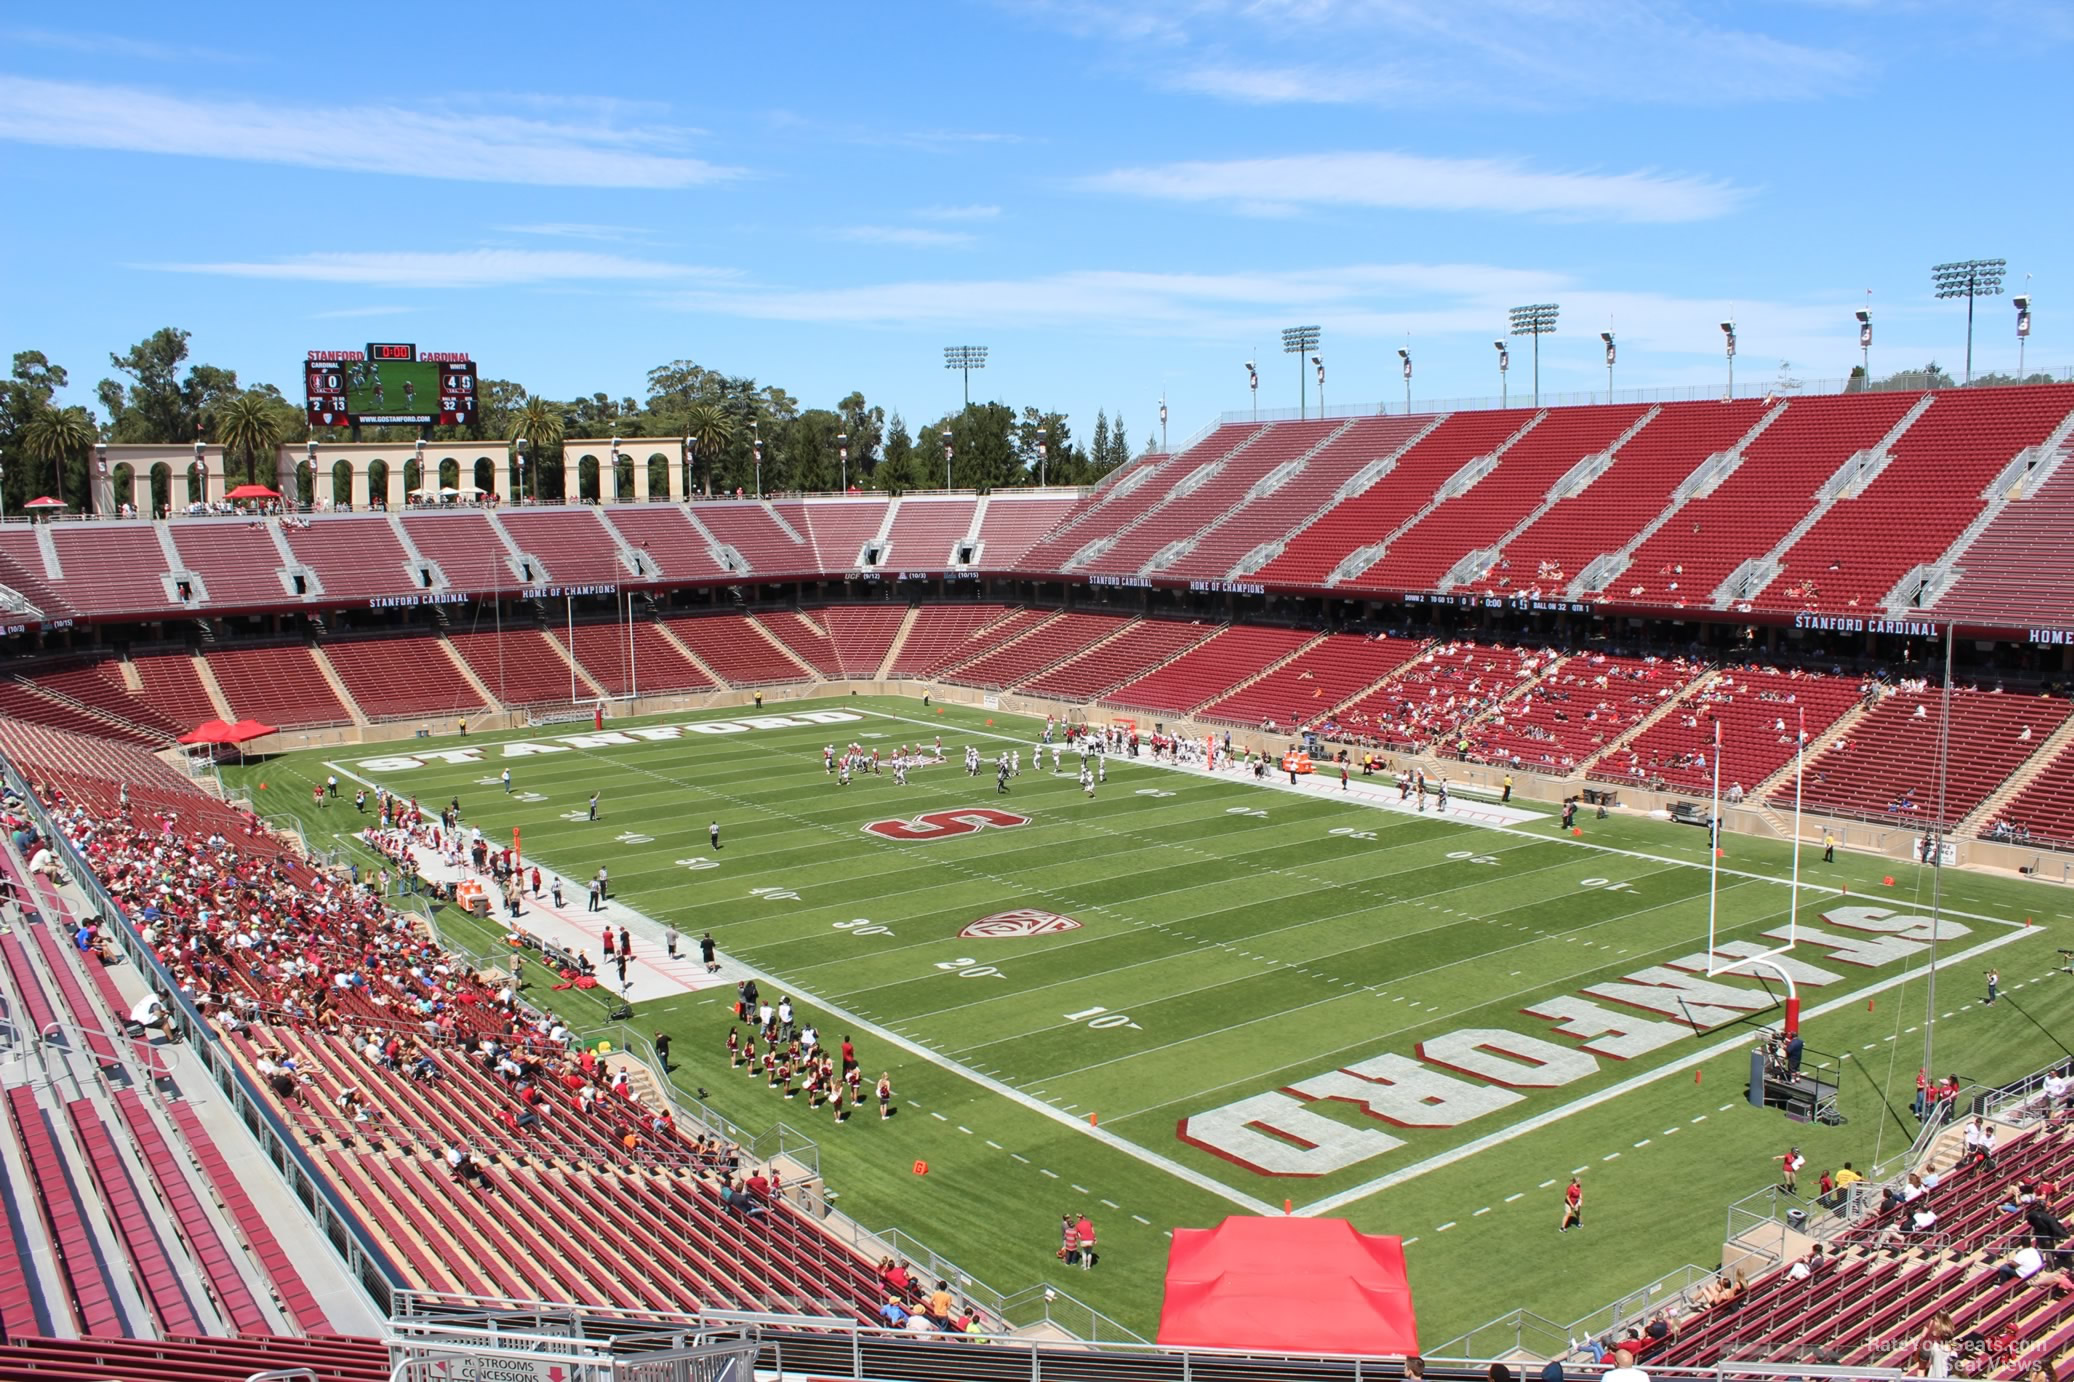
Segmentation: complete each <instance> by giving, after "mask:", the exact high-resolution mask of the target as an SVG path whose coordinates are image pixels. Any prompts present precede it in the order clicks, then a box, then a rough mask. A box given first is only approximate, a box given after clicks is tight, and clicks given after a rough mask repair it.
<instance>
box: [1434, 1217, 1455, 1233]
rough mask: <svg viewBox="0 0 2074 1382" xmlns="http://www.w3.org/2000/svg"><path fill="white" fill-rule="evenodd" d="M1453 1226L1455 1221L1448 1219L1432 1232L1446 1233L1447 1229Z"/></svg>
mask: <svg viewBox="0 0 2074 1382" xmlns="http://www.w3.org/2000/svg"><path fill="white" fill-rule="evenodd" d="M1454 1226H1455V1221H1454V1220H1453V1219H1450V1220H1448V1221H1447V1222H1446V1223H1444V1224H1442V1225H1441V1226H1440V1227H1439V1228H1437V1229H1434V1230H1433V1231H1434V1232H1435V1233H1446V1232H1447V1231H1448V1230H1449V1229H1451V1228H1453V1227H1454Z"/></svg>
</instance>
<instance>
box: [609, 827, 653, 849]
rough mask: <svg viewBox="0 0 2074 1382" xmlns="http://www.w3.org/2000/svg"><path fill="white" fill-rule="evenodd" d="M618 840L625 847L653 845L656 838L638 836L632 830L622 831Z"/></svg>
mask: <svg viewBox="0 0 2074 1382" xmlns="http://www.w3.org/2000/svg"><path fill="white" fill-rule="evenodd" d="M618 838H619V842H620V843H621V844H623V845H652V844H654V843H655V836H653V835H637V834H635V833H634V832H633V831H631V830H622V831H620V832H619V836H618Z"/></svg>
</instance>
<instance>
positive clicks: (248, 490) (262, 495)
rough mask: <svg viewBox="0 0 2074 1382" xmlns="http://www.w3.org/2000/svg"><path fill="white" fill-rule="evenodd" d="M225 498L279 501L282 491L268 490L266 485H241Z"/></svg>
mask: <svg viewBox="0 0 2074 1382" xmlns="http://www.w3.org/2000/svg"><path fill="white" fill-rule="evenodd" d="M223 497H224V498H225V499H279V498H280V497H281V491H279V490H277V489H268V488H267V487H266V486H265V485H239V486H238V487H237V488H236V489H234V490H232V491H231V492H230V493H228V494H226V495H224V496H223Z"/></svg>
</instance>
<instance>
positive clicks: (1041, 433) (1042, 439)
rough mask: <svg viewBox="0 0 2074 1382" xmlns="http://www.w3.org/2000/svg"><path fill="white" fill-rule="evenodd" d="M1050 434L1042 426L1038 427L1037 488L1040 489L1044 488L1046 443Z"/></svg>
mask: <svg viewBox="0 0 2074 1382" xmlns="http://www.w3.org/2000/svg"><path fill="white" fill-rule="evenodd" d="M1050 436H1051V434H1050V432H1048V431H1046V430H1045V429H1044V428H1042V427H1040V428H1038V429H1037V488H1039V489H1043V488H1044V455H1045V443H1046V442H1047V441H1048V440H1049V439H1050Z"/></svg>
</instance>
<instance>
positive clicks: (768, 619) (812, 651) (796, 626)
mask: <svg viewBox="0 0 2074 1382" xmlns="http://www.w3.org/2000/svg"><path fill="white" fill-rule="evenodd" d="M752 617H753V618H754V619H755V620H756V622H757V623H759V624H761V625H763V627H764V628H765V629H766V630H768V631H769V633H770V635H771V636H772V637H773V638H775V639H777V640H778V641H779V642H780V643H782V644H784V645H785V647H786V648H787V649H788V650H790V652H791V653H792V655H793V656H794V657H796V658H798V659H799V660H800V661H802V662H804V663H806V664H807V665H808V666H809V667H812V668H813V669H814V670H815V671H816V672H819V673H820V674H821V675H822V676H824V677H828V678H830V679H831V680H833V679H836V678H839V677H841V676H842V674H843V673H842V664H840V663H839V662H837V661H836V656H835V644H834V643H833V642H832V641H830V639H829V637H828V630H827V629H825V628H823V627H822V625H821V615H820V612H819V611H818V610H817V611H816V612H814V613H812V614H802V613H800V612H799V611H798V610H777V611H771V612H768V613H764V614H758V615H754V616H752Z"/></svg>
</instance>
